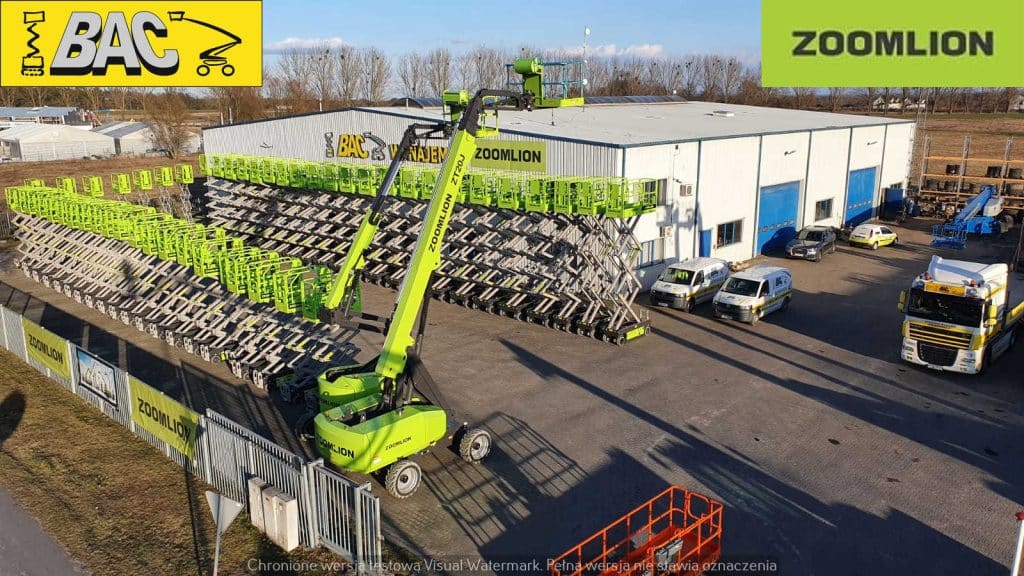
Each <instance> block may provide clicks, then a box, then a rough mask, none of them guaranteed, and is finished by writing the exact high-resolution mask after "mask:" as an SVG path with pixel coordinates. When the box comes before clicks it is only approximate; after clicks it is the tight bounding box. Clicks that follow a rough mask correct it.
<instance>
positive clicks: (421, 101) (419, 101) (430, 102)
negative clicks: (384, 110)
mask: <svg viewBox="0 0 1024 576" xmlns="http://www.w3.org/2000/svg"><path fill="white" fill-rule="evenodd" d="M443 104H444V103H443V102H441V99H440V98H431V97H428V96H407V97H402V98H395V99H394V100H392V101H391V102H390V103H389V104H388V106H393V107H403V106H412V107H415V108H439V107H441V106H442V105H443Z"/></svg>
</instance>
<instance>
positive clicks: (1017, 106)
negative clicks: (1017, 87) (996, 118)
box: [1010, 94, 1024, 112]
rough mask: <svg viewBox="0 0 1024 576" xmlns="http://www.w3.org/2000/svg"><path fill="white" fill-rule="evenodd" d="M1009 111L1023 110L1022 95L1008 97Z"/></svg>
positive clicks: (1023, 96) (1023, 100) (1023, 98)
mask: <svg viewBox="0 0 1024 576" xmlns="http://www.w3.org/2000/svg"><path fill="white" fill-rule="evenodd" d="M1010 112H1024V95H1020V94H1018V95H1017V96H1014V97H1013V98H1010Z"/></svg>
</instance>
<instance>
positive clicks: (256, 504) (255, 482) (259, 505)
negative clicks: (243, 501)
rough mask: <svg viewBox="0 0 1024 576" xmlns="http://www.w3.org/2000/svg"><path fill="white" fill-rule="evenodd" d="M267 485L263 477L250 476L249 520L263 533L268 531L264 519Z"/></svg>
mask: <svg viewBox="0 0 1024 576" xmlns="http://www.w3.org/2000/svg"><path fill="white" fill-rule="evenodd" d="M267 486H268V484H267V483H266V482H265V481H264V480H263V479H262V478H256V477H253V478H249V521H250V522H252V525H253V526H255V527H256V529H257V530H259V531H260V532H263V533H266V522H264V520H263V515H264V511H263V490H264V489H266V487H267Z"/></svg>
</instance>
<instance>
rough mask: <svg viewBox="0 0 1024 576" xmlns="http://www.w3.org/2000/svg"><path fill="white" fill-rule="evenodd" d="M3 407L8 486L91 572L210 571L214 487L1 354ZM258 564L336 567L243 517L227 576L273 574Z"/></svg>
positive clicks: (225, 553)
mask: <svg viewBox="0 0 1024 576" xmlns="http://www.w3.org/2000/svg"><path fill="white" fill-rule="evenodd" d="M0 402H2V403H3V407H4V409H3V411H2V412H0V447H2V449H0V484H2V485H3V486H4V487H5V488H7V489H8V490H9V491H10V492H11V494H12V495H13V496H14V498H15V499H16V500H17V502H18V503H19V505H21V506H22V507H23V508H25V509H26V510H27V511H28V512H29V513H30V514H32V515H33V516H35V517H36V519H38V520H39V522H40V524H42V526H43V528H44V529H45V530H46V531H47V532H48V533H49V534H50V535H51V536H52V537H53V538H54V539H55V540H56V541H57V542H58V543H59V544H61V545H63V546H64V547H65V548H67V550H68V551H69V553H70V554H71V556H72V557H73V558H74V559H75V560H77V561H80V562H81V563H82V564H83V565H84V567H85V568H86V569H88V570H89V571H90V572H92V574H94V575H96V576H100V575H105V574H110V575H122V574H147V575H149V576H157V575H163V574H166V575H181V574H209V573H210V571H211V569H212V567H213V566H212V564H213V549H214V530H213V524H212V521H211V516H210V511H209V509H208V508H207V505H206V499H205V497H204V491H206V490H209V489H210V488H209V487H208V486H206V485H204V484H203V483H202V482H200V481H198V480H196V479H195V478H193V477H190V476H189V475H188V474H186V473H185V472H184V471H182V469H181V468H179V467H178V466H177V465H176V464H174V463H173V462H171V461H170V460H167V459H166V458H165V457H164V456H163V455H162V454H161V453H160V452H159V451H158V450H157V449H156V448H153V447H152V446H150V445H149V444H146V443H145V442H143V441H142V440H140V439H138V438H136V437H135V436H133V435H132V434H131V433H130V432H129V431H127V430H125V429H124V428H122V427H121V426H119V425H118V424H116V423H115V422H114V421H113V420H110V419H108V418H107V417H106V416H104V415H103V414H102V413H100V412H99V411H97V410H96V409H95V408H93V407H91V406H89V405H88V404H86V403H85V402H84V401H83V400H81V399H79V398H78V397H77V396H75V395H73V394H71V393H69V392H67V391H66V390H64V389H63V388H61V386H60V385H59V384H57V383H55V382H53V381H51V380H48V379H47V378H46V377H44V376H42V375H41V374H39V373H38V372H36V371H35V370H33V369H32V368H30V367H29V366H28V365H27V364H25V363H23V362H22V361H20V360H19V359H18V358H16V357H15V356H13V355H11V354H8V353H7V352H2V351H0ZM257 560H261V561H263V562H302V563H310V562H312V563H335V562H338V558H337V557H336V556H334V555H332V554H330V553H328V552H326V551H323V550H320V551H317V552H308V551H307V552H301V553H297V554H291V555H289V554H285V553H284V552H283V551H282V550H281V549H280V548H277V547H276V546H274V545H273V544H271V543H270V542H269V541H267V540H266V539H265V538H263V537H262V536H261V535H260V534H259V533H258V532H256V531H255V530H254V529H253V528H252V527H251V526H250V525H249V522H248V519H247V518H246V516H245V515H244V514H243V515H241V516H240V517H239V518H238V519H237V520H235V522H234V524H232V526H231V527H230V528H229V529H228V531H227V532H226V533H225V534H224V538H223V541H222V543H221V563H220V573H221V574H224V575H228V574H268V573H274V571H273V570H253V569H252V566H253V565H254V564H255V562H256V561H257ZM0 572H2V570H0ZM289 573H290V574H303V573H307V572H303V571H301V570H299V571H294V572H289ZM310 573H317V574H319V573H324V572H322V571H319V570H317V571H314V572H310Z"/></svg>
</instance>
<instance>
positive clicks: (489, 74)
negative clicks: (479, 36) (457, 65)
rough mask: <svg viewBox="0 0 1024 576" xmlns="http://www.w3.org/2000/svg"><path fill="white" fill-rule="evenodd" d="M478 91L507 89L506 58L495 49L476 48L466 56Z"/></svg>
mask: <svg viewBox="0 0 1024 576" xmlns="http://www.w3.org/2000/svg"><path fill="white" fill-rule="evenodd" d="M466 56H467V57H468V59H469V62H470V65H471V66H472V69H473V82H474V84H475V86H476V89H477V90H479V89H481V88H504V87H505V58H504V56H502V54H501V52H498V51H497V50H495V49H493V48H476V49H475V50H473V51H471V52H470V53H469V54H467V55H466Z"/></svg>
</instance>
